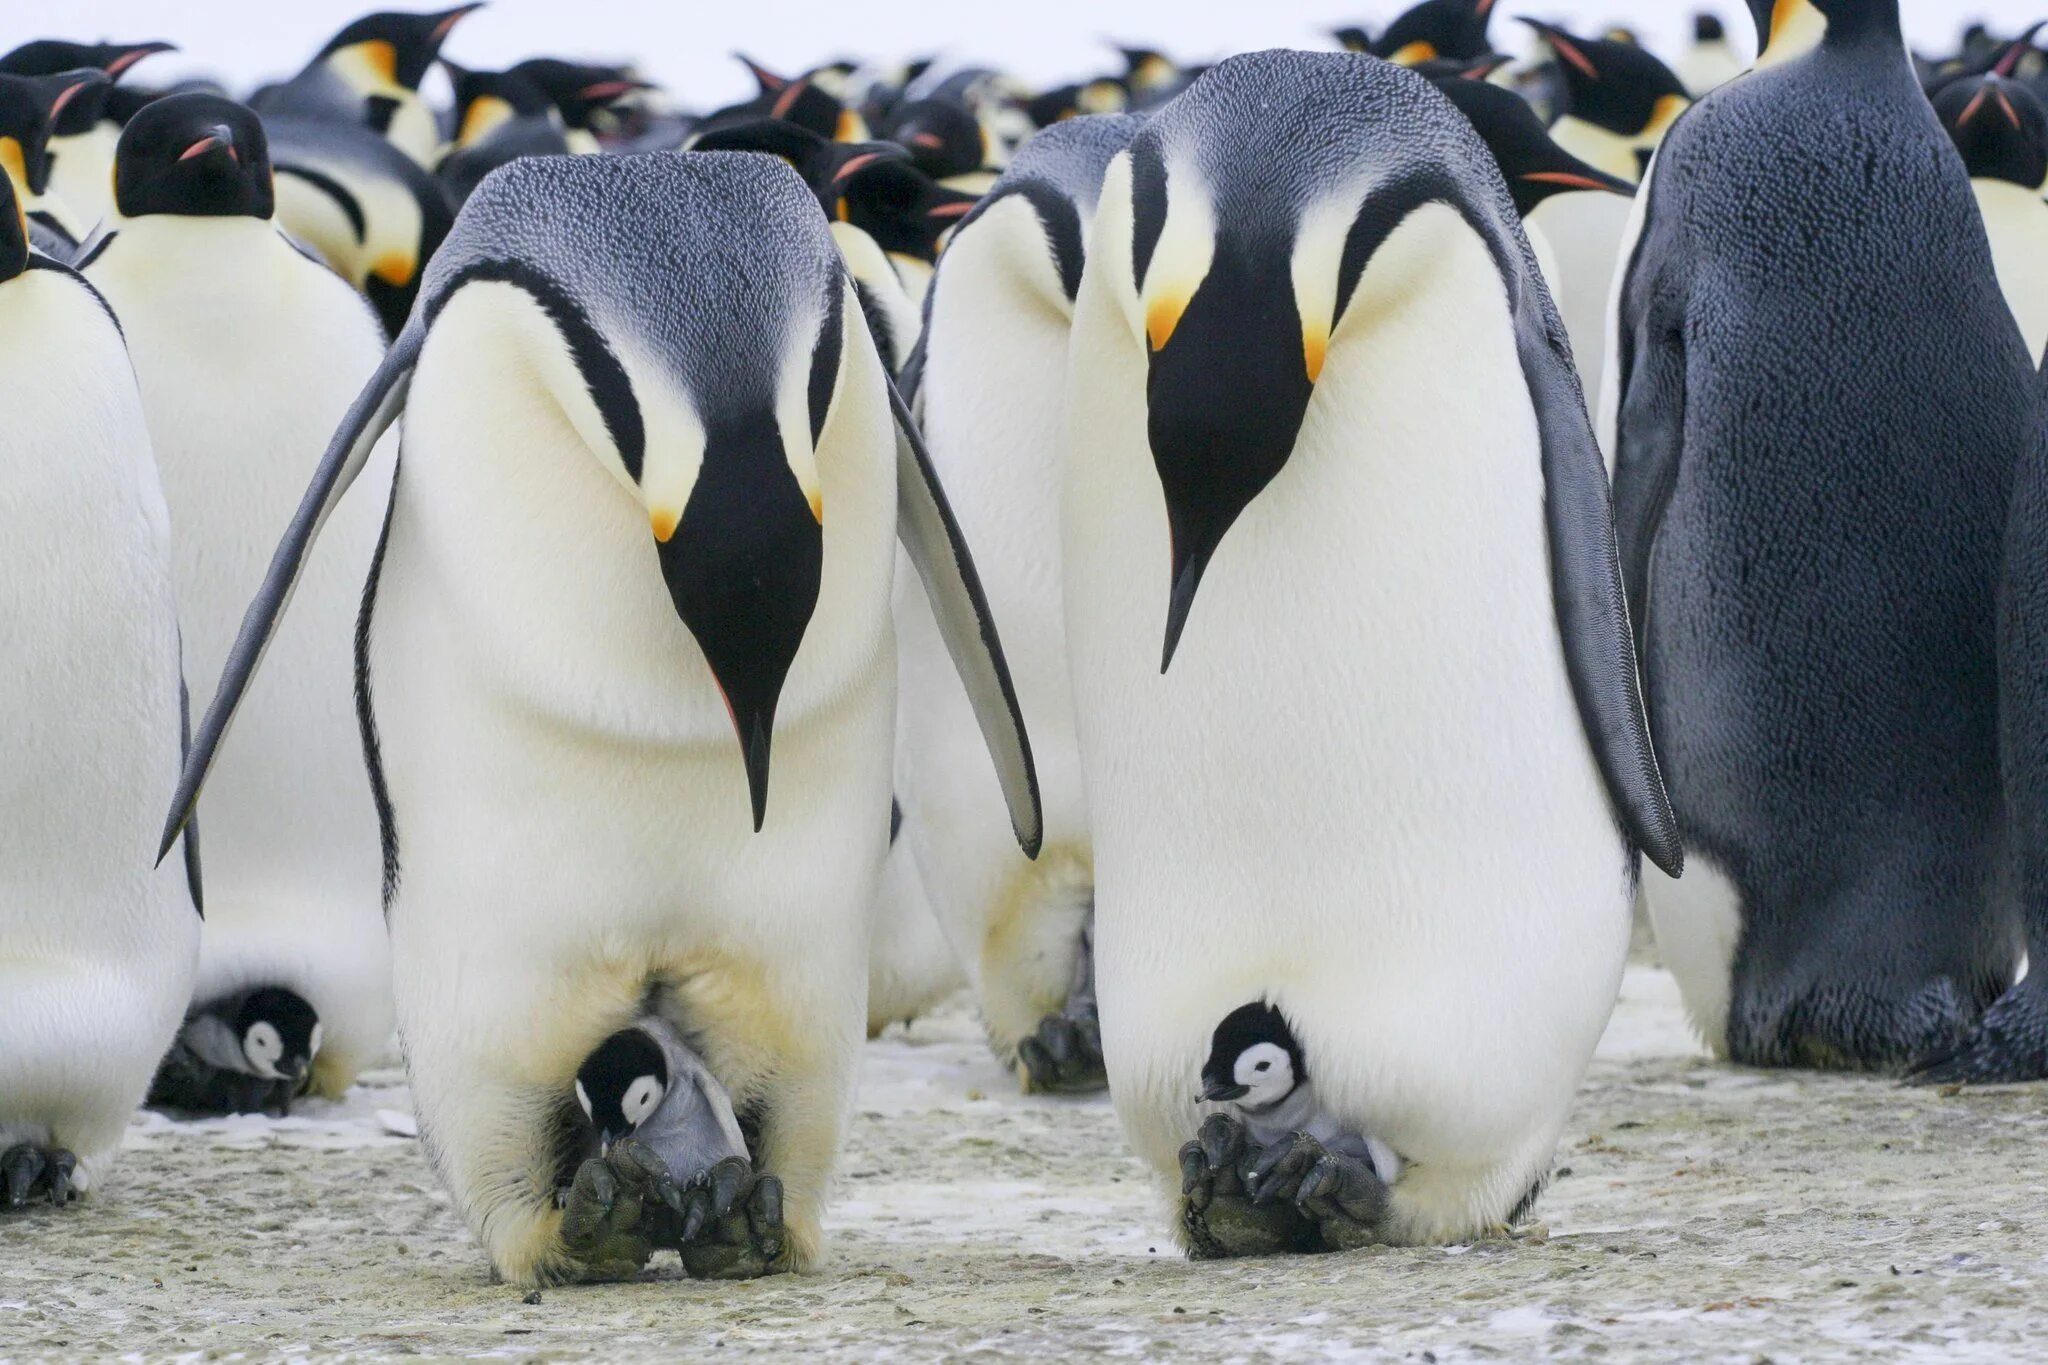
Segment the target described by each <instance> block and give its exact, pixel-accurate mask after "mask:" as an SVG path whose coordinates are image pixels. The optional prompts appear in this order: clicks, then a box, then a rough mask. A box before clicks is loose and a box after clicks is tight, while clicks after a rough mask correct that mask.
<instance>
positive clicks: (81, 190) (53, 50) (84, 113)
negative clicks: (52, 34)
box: [0, 38, 177, 232]
mask: <svg viewBox="0 0 2048 1365" xmlns="http://www.w3.org/2000/svg"><path fill="white" fill-rule="evenodd" d="M175 51H177V49H176V48H175V47H173V46H172V45H171V44H169V43H156V42H150V43H69V42H63V41H60V40H58V39H54V38H46V39H42V40H39V41H37V42H32V43H23V44H22V45H21V46H20V47H17V48H15V49H14V50H13V51H12V52H10V53H8V54H7V55H6V56H4V57H0V72H4V73H6V74H9V75H15V76H58V75H62V74H63V73H64V72H67V71H76V70H78V69H79V68H81V67H92V68H94V69H95V70H98V71H101V72H104V73H105V74H106V78H107V82H108V83H107V84H105V85H100V86H94V87H89V88H87V89H85V90H81V91H79V92H78V94H76V95H74V96H72V97H71V99H70V100H69V101H68V102H67V103H66V104H65V106H64V110H63V112H62V113H61V114H59V115H58V117H57V120H56V123H55V126H54V127H53V128H52V129H51V133H50V149H49V162H50V192H51V193H52V194H54V195H55V196H56V197H57V199H58V200H59V201H61V202H62V203H63V204H64V205H66V206H67V207H68V208H69V209H70V210H71V211H72V212H73V213H75V214H76V215H77V217H78V222H79V223H80V224H81V225H82V226H83V228H84V229H85V230H86V231H88V232H89V231H90V230H91V228H92V227H93V225H95V224H97V223H98V222H100V221H101V220H102V219H104V218H105V217H106V216H107V215H108V214H110V213H111V212H112V211H113V207H114V201H113V194H112V189H111V186H112V185H113V180H114V143H115V141H116V140H117V139H119V137H120V136H121V125H120V124H119V123H118V122H116V121H115V120H114V119H113V118H112V117H111V116H109V114H108V113H107V100H108V97H109V96H110V95H111V94H112V93H113V90H114V86H113V84H112V83H113V82H115V81H118V80H120V79H121V77H123V76H124V75H126V74H127V73H128V72H129V70H130V69H131V68H133V67H134V66H135V64H136V63H137V62H140V61H142V60H143V59H144V58H146V57H151V56H154V55H156V54H157V53H159V52H175Z"/></svg>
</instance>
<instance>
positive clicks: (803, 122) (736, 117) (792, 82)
mask: <svg viewBox="0 0 2048 1365" xmlns="http://www.w3.org/2000/svg"><path fill="white" fill-rule="evenodd" d="M733 55H735V56H737V57H738V58H739V60H740V61H741V62H742V63H743V64H745V66H746V68H747V70H748V71H750V72H752V73H753V76H754V83H755V84H756V85H757V86H759V87H760V94H759V95H757V96H756V97H755V98H754V99H752V100H749V101H748V102H747V103H746V104H744V105H736V106H734V107H733V108H732V109H730V110H724V111H721V113H719V114H714V115H712V116H711V117H710V118H709V119H707V120H706V122H711V121H713V120H719V121H722V122H745V121H748V120H751V119H756V118H777V119H781V120H783V121H784V122H785V123H794V124H796V125H797V126H798V127H799V128H802V129H804V130H806V131H807V132H812V133H816V134H817V135H818V136H819V137H822V138H826V139H828V140H830V141H834V142H865V141H867V139H868V127H867V123H866V122H865V121H864V120H863V119H862V118H861V116H860V115H859V114H857V113H855V112H854V111H853V110H851V109H848V108H847V107H846V106H845V105H843V104H841V103H840V102H839V100H838V99H837V98H836V97H835V96H833V95H832V94H831V93H830V92H829V91H827V90H826V89H825V88H824V87H823V86H821V85H819V84H818V82H817V80H816V78H815V77H814V76H813V75H802V76H778V75H776V74H775V73H774V72H773V71H770V70H769V69H768V68H767V67H765V66H763V65H761V64H760V63H759V62H757V61H755V60H754V59H753V58H751V57H748V56H746V55H745V54H743V53H735V54H733Z"/></svg>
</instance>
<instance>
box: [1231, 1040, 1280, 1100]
mask: <svg viewBox="0 0 2048 1365" xmlns="http://www.w3.org/2000/svg"><path fill="white" fill-rule="evenodd" d="M1235 1074H1236V1077H1237V1083H1238V1084H1239V1085H1243V1086H1249V1087H1251V1093H1250V1094H1249V1095H1247V1096H1245V1098H1246V1099H1247V1100H1250V1101H1252V1102H1254V1103H1256V1102H1258V1101H1260V1100H1267V1099H1278V1098H1279V1097H1280V1096H1282V1095H1284V1094H1286V1093H1287V1092H1288V1091H1289V1090H1292V1089H1293V1088H1294V1063H1293V1062H1291V1061H1289V1060H1288V1057H1287V1049H1286V1048H1284V1047H1281V1046H1280V1045H1279V1044H1278V1043H1254V1044H1252V1045H1251V1046H1250V1047H1248V1048H1246V1049H1245V1050H1244V1051H1243V1052H1242V1053H1240V1054H1239V1055H1238V1059H1237V1069H1236V1073H1235Z"/></svg>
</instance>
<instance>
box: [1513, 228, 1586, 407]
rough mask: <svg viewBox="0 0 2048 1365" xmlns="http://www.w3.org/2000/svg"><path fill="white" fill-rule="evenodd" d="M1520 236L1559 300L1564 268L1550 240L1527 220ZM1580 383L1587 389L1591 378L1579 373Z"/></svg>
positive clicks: (1551, 292) (1561, 292) (1544, 280)
mask: <svg viewBox="0 0 2048 1365" xmlns="http://www.w3.org/2000/svg"><path fill="white" fill-rule="evenodd" d="M1522 235H1523V236H1525V237H1527V238H1528V239H1529V249H1530V250H1532V251H1534V252H1535V253H1536V268H1537V269H1538V270H1541V271H1542V272H1543V283H1545V284H1546V285H1548V286H1550V297H1551V298H1552V299H1557V298H1561V297H1562V296H1563V294H1564V268H1563V267H1562V266H1560V265H1558V263H1557V251H1556V249H1555V248H1553V247H1552V246H1551V245H1550V239H1549V238H1548V237H1546V236H1544V235H1543V229H1542V228H1539V227H1537V226H1536V224H1535V223H1533V222H1531V221H1529V220H1528V219H1526V218H1525V219H1523V220H1522ZM1581 382H1582V383H1584V384H1586V385H1587V386H1588V387H1589V388H1590V387H1591V386H1592V383H1593V377H1592V376H1589V375H1585V374H1584V373H1583V372H1582V373H1581Z"/></svg>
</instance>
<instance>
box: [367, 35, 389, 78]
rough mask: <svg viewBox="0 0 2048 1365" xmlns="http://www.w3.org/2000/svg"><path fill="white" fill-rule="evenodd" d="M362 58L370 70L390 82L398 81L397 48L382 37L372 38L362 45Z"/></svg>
mask: <svg viewBox="0 0 2048 1365" xmlns="http://www.w3.org/2000/svg"><path fill="white" fill-rule="evenodd" d="M362 48H363V60H364V61H366V62H368V63H369V64H370V67H371V69H372V70H374V71H376V72H377V74H379V75H380V76H382V77H383V78H384V79H385V80H387V81H390V82H391V83H392V84H394V85H395V84H397V83H398V49H397V48H396V47H394V46H392V45H391V44H390V43H389V42H387V41H386V40H384V39H382V38H372V39H371V40H370V41H369V42H367V43H364V44H363V45H362Z"/></svg>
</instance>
